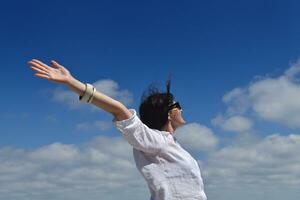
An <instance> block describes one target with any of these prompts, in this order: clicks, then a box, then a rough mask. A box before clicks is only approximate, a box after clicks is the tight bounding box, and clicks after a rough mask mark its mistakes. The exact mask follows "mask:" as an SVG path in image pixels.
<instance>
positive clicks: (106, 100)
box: [66, 76, 131, 120]
mask: <svg viewBox="0 0 300 200" xmlns="http://www.w3.org/2000/svg"><path fill="white" fill-rule="evenodd" d="M66 85H67V86H68V87H69V88H70V89H71V90H72V91H74V92H75V93H77V94H78V95H83V93H84V91H85V84H84V83H82V82H80V81H79V80H77V79H75V78H74V77H72V76H71V77H70V79H69V80H68V81H67V82H66ZM91 103H92V104H94V105H96V106H97V107H99V108H101V109H103V110H105V111H106V112H109V113H111V114H112V115H114V117H115V118H116V119H117V120H124V119H128V118H129V117H130V116H131V113H130V112H129V110H128V109H127V108H126V107H125V106H124V105H123V104H122V103H121V102H119V101H117V100H115V99H113V98H111V97H109V96H107V95H105V94H103V93H101V92H98V91H96V92H95V94H94V98H93V100H92V102H91Z"/></svg>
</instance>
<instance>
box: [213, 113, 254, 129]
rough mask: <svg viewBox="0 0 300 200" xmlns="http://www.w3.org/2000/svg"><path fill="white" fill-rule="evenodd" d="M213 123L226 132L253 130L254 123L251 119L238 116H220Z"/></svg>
mask: <svg viewBox="0 0 300 200" xmlns="http://www.w3.org/2000/svg"><path fill="white" fill-rule="evenodd" d="M212 123H213V124H214V125H216V126H219V127H221V128H222V129H223V130H225V131H234V132H244V131H249V130H250V129H251V128H252V121H251V120H250V119H248V118H246V117H243V116H238V115H236V116H233V117H228V118H225V117H224V116H222V115H218V116H217V117H216V118H214V119H213V120H212Z"/></svg>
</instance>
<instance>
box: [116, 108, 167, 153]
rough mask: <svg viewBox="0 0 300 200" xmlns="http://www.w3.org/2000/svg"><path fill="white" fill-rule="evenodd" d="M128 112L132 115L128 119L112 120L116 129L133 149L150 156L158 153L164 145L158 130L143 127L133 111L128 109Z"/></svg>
mask: <svg viewBox="0 0 300 200" xmlns="http://www.w3.org/2000/svg"><path fill="white" fill-rule="evenodd" d="M129 111H130V112H131V113H132V116H131V117H130V118H129V119H125V120H121V121H116V119H114V120H113V122H114V124H115V125H116V127H117V129H118V130H119V131H120V132H121V133H122V135H123V137H124V138H125V139H126V140H127V141H128V143H129V144H130V145H132V146H133V147H134V148H135V149H138V150H140V151H143V152H146V153H151V154H157V153H159V152H160V150H161V148H162V146H163V145H164V144H165V143H166V138H165V137H164V136H163V134H162V133H161V132H160V131H159V130H155V129H151V128H149V127H148V126H147V125H145V124H144V123H143V122H142V121H141V120H140V119H139V117H138V116H137V114H136V111H135V110H134V109H129Z"/></svg>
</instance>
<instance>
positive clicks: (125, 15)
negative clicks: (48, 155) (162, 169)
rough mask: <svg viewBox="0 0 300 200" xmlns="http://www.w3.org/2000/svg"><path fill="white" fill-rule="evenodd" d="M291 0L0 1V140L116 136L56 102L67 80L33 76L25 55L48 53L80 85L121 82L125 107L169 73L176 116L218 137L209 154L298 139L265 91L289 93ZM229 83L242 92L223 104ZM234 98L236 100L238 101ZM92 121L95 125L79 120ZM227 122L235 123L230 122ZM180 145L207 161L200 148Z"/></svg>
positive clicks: (0, 143)
mask: <svg viewBox="0 0 300 200" xmlns="http://www.w3.org/2000/svg"><path fill="white" fill-rule="evenodd" d="M299 6H300V3H299V2H297V1H293V0H288V1H277V0H273V1H264V0H263V1H258V0H254V1H234V0H231V1H106V0H105V1H85V2H79V1H78V2H73V1H64V2H62V1H56V0H52V1H43V3H41V2H40V1H26V2H18V1H9V2H2V3H1V6H0V25H1V31H0V36H1V37H0V44H1V47H0V55H1V65H2V66H1V68H0V76H1V79H0V80H1V84H0V90H1V91H2V99H1V102H2V103H1V105H0V120H1V126H0V149H1V148H2V149H5V148H7V147H8V146H10V147H11V148H16V149H23V150H26V151H32V152H35V151H37V149H39V148H43V147H45V148H46V147H49V145H51V144H55V143H60V144H65V145H75V146H77V145H79V146H80V145H82V144H86V143H89V142H90V141H93V140H94V139H95V138H97V137H98V136H105V137H108V138H113V137H119V133H118V132H117V130H116V129H115V128H114V127H113V125H112V123H111V122H110V121H111V120H112V117H111V116H110V115H108V114H105V113H103V112H101V111H98V110H97V109H91V108H90V107H88V106H79V107H76V108H73V109H72V108H70V106H69V105H68V102H67V101H68V100H70V101H72V100H73V99H74V97H73V99H72V98H71V99H69V98H68V97H66V98H63V99H61V100H55V98H56V97H57V95H58V96H59V95H61V94H68V93H65V92H66V91H67V88H66V87H64V86H59V85H57V84H54V83H51V82H48V81H46V80H43V79H40V78H37V77H34V76H33V72H32V71H31V70H30V68H29V67H28V66H27V64H26V62H27V61H28V60H30V59H32V58H37V59H40V60H42V61H44V62H46V63H49V61H50V60H51V59H55V60H57V61H58V62H59V63H61V64H62V65H64V66H65V67H67V68H68V69H69V70H70V71H71V73H72V74H73V76H75V77H76V78H77V79H79V80H81V81H83V82H90V83H96V82H97V81H101V80H108V79H109V80H111V82H109V84H108V85H106V86H105V84H104V83H103V82H98V85H99V87H107V90H108V91H110V92H115V93H116V94H117V96H118V94H120V93H122V92H124V91H127V92H128V93H129V94H130V95H132V100H133V101H132V102H131V103H128V107H131V108H135V109H137V108H138V106H139V102H140V97H141V94H142V93H143V91H144V90H145V89H146V88H147V86H148V85H149V84H150V83H152V82H156V83H159V84H160V86H161V89H162V90H163V89H164V84H165V81H166V79H167V78H168V76H169V74H170V73H171V74H172V86H171V90H172V91H173V93H174V94H175V96H176V98H177V100H178V101H180V103H181V104H182V105H183V109H184V117H185V118H186V120H187V121H188V122H189V123H190V124H191V125H192V123H195V124H197V125H199V126H200V125H201V127H202V128H203V127H205V128H207V129H209V130H210V131H211V132H212V134H213V137H214V138H217V140H218V141H219V146H218V147H215V148H217V150H215V152H214V153H216V154H217V153H218V152H217V151H218V150H221V149H222V148H226V145H227V144H228V143H229V144H230V143H232V141H238V142H240V141H244V142H245V141H246V143H247V141H248V140H249V141H253V140H256V139H255V138H260V140H259V141H260V142H261V144H265V142H266V143H268V141H269V139H268V136H270V135H273V134H274V133H278V134H279V135H280V136H278V137H276V138H277V139H278V138H279V139H278V140H281V139H283V140H285V139H287V138H288V136H290V134H291V133H293V134H296V136H298V135H297V134H298V133H299V128H300V127H299V126H298V125H295V124H297V122H298V121H297V119H298V118H297V117H298V106H299V105H298V104H297V103H294V102H285V101H284V100H279V101H278V102H277V101H276V100H274V99H276V98H273V97H274V94H278V95H279V97H282V99H296V100H297V99H298V96H297V95H296V94H294V92H295V91H298V90H297V88H298V86H299V84H298V82H297V80H296V74H297V73H295V74H294V75H291V76H287V75H286V76H285V73H286V74H287V71H288V70H289V69H291V66H294V67H295V68H296V69H297V66H298V65H297V60H298V59H299V53H300V48H299V46H300V45H299V43H300V42H299V41H300V26H299V19H300V13H299ZM298 67H299V66H298ZM257 77H260V78H257ZM280 77H282V79H283V80H284V81H286V82H284V81H283V84H281V83H282V81H281V80H282V79H280ZM290 77H292V78H290ZM269 79H271V80H272V81H273V82H272V81H271V84H269V82H270V81H269V82H268V80H269ZM114 83H116V84H118V85H119V88H117V89H114V88H113V87H112V85H111V84H114ZM290 83H291V84H290ZM277 85H278V87H275V86H277ZM286 85H288V86H286ZM272 86H274V87H275V88H272ZM289 86H291V87H289ZM269 87H271V89H270V88H269ZM235 88H242V90H241V91H239V92H237V93H238V94H237V93H234V94H235V96H234V97H233V98H229V99H230V100H228V102H227V103H226V102H224V100H222V99H224V98H225V96H226V94H227V95H229V94H233V93H232V92H233V90H234V89H235ZM266 88H269V89H266ZM282 88H285V89H286V88H287V90H284V91H291V92H286V93H285V92H284V91H283V90H282ZM295 88H296V89H295ZM272 89H274V91H273V90H272ZM290 89H291V90H290ZM294 89H295V90H294ZM270 90H272V91H273V92H270V93H268V91H270ZM54 91H58V92H57V93H55V92H54ZM236 91H237V90H236ZM55 94H56V95H55ZM264 94H266V95H264ZM291 94H293V95H294V96H293V95H291ZM130 95H129V96H130ZM244 97H245V98H246V99H247V100H246V101H247V103H249V104H250V105H248V107H247V106H246V107H245V105H244V104H243V105H242V103H241V101H240V100H241V99H244ZM124 98H125V99H126V98H127V97H124ZM269 98H270V99H273V100H274V102H273V101H272V102H271V103H270V104H269V105H278V104H280V105H283V106H282V107H283V108H284V109H286V110H284V111H282V110H280V109H279V110H278V112H275V111H274V112H275V113H271V114H270V113H268V111H266V110H264V108H265V107H264V106H261V105H264V104H263V103H265V99H269ZM279 99H281V98H279ZM127 100H128V99H127ZM248 100H249V102H248ZM237 102H238V103H237ZM273 103H274V104H273ZM276 103H277V104H276ZM77 106H78V105H77ZM293 106H294V107H293ZM231 108H232V109H237V108H238V109H245V110H244V111H241V112H240V111H239V112H230V111H228V110H230V109H231ZM271 108H273V107H271ZM276 108H277V107H276ZM279 108H281V107H279ZM274 110H276V109H274ZM276 111H277V110H276ZM289 111H294V113H293V115H289V114H287V113H290V112H289ZM217 116H219V118H217ZM235 116H238V117H243V118H242V119H241V118H238V119H237V118H232V117H235ZM296 118H297V119H296ZM97 120H101V122H103V123H104V125H103V123H102V125H99V126H95V128H94V129H89V130H87V129H85V128H84V127H86V126H85V125H88V124H87V123H92V122H93V121H97ZM234 120H243V121H242V122H243V123H239V125H241V124H244V126H242V125H241V126H242V127H241V126H238V127H236V126H235V127H232V126H233V124H235V123H233V122H237V121H234ZM227 122H228V123H227ZM238 122H240V121H238ZM84 124H85V125H84ZM90 125H91V124H90ZM105 126H106V127H107V128H105ZM80 127H81V128H80ZM97 127H98V128H97ZM103 127H104V128H103ZM197 127H198V126H197ZM198 128H199V127H198ZM191 129H192V128H191ZM193 130H194V129H193ZM197 130H198V129H197ZM199 130H200V129H199ZM201 130H202V131H203V129H201ZM205 130H206V129H205ZM205 134H208V133H207V132H205ZM208 135H209V136H211V135H210V134H208ZM206 136H207V135H206ZM274 137H275V136H274ZM285 137H286V138H285ZM291 138H293V137H291ZM183 141H186V140H185V139H183ZM187 144H190V143H189V141H187ZM243 144H244V143H243ZM297 144H298V143H297ZM192 146H193V145H192ZM196 147H199V146H197V145H196ZM201 148H202V147H201ZM201 148H200V149H201ZM202 150H203V148H202ZM191 151H192V152H196V153H194V156H196V157H197V156H199V157H198V158H199V159H202V158H207V162H206V161H204V163H206V164H207V165H208V166H209V163H210V162H209V158H210V157H209V156H210V155H212V154H209V153H207V152H206V151H204V153H203V152H202V153H200V152H198V151H197V150H195V149H191ZM129 153H130V152H129ZM3 155H4V154H3ZM202 155H204V156H202ZM298 164H299V163H298ZM208 174H209V173H208ZM207 177H209V176H208V175H207ZM297 181H299V180H297ZM211 191H213V190H211ZM209 193H210V194H211V196H214V193H213V192H209ZM289 194H291V199H292V197H297V195H298V197H299V194H298V193H297V194H296V193H295V192H290V193H289ZM293 195H294V196H293ZM215 197H216V195H215ZM228 198H229V197H228ZM236 198H237V199H238V197H236ZM58 199H59V198H58ZM216 199H217V197H216ZM231 199H234V198H231Z"/></svg>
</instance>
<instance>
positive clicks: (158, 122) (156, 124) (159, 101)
mask: <svg viewBox="0 0 300 200" xmlns="http://www.w3.org/2000/svg"><path fill="white" fill-rule="evenodd" d="M170 84H171V81H170V80H168V81H167V84H166V87H167V92H160V91H159V89H158V88H157V87H155V86H154V85H153V84H152V85H150V86H149V87H148V89H147V90H146V91H145V92H144V93H143V95H142V98H141V104H140V107H139V115H140V119H141V121H142V122H143V123H144V124H146V125H147V126H148V127H149V128H152V129H157V130H161V129H162V128H163V126H164V125H165V124H166V123H167V121H168V112H169V105H171V104H172V103H173V101H174V96H173V94H171V93H170Z"/></svg>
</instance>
